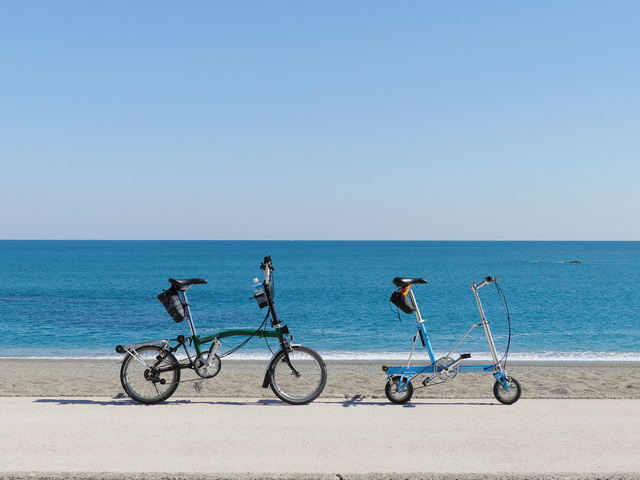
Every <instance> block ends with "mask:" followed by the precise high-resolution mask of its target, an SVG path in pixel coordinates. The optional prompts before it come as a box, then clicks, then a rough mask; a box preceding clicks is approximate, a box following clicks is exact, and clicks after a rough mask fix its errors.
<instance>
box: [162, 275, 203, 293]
mask: <svg viewBox="0 0 640 480" xmlns="http://www.w3.org/2000/svg"><path fill="white" fill-rule="evenodd" d="M169 283H170V284H171V285H173V286H174V287H176V288H177V289H178V290H186V289H187V288H189V287H190V286H191V285H200V284H202V283H207V281H206V280H205V279H204V278H186V279H184V280H174V279H173V278H170V279H169Z"/></svg>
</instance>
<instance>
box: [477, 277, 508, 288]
mask: <svg viewBox="0 0 640 480" xmlns="http://www.w3.org/2000/svg"><path fill="white" fill-rule="evenodd" d="M501 278H502V277H486V278H485V279H484V280H483V281H482V283H480V284H479V285H476V284H475V283H474V284H473V287H474V288H475V289H476V290H478V289H479V288H482V287H484V286H485V285H489V284H490V283H492V282H495V281H497V280H500V279H501Z"/></svg>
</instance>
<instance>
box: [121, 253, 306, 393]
mask: <svg viewBox="0 0 640 480" xmlns="http://www.w3.org/2000/svg"><path fill="white" fill-rule="evenodd" d="M270 273H271V267H270V265H266V266H265V279H264V282H262V287H263V288H264V290H265V294H266V297H267V302H268V307H269V311H268V313H267V317H268V316H269V315H271V317H272V319H271V325H272V326H273V327H275V330H265V329H260V328H259V329H258V330H252V329H231V330H222V331H220V332H216V333H213V334H211V335H207V336H204V337H201V336H200V335H198V333H197V331H196V327H195V324H194V321H193V317H192V315H191V308H190V306H189V300H188V298H187V293H186V290H179V291H178V295H180V300H181V302H182V305H183V306H184V308H185V313H186V319H187V321H188V323H189V329H190V330H191V336H190V337H185V336H184V335H180V336H178V338H176V339H175V341H177V342H178V344H177V345H176V346H175V347H171V345H170V344H169V341H168V340H156V341H152V342H145V343H139V344H135V345H127V346H121V345H118V347H117V348H116V351H118V352H119V353H127V354H129V355H131V356H133V357H134V358H136V360H138V361H139V362H140V363H142V364H143V365H145V366H147V367H150V365H147V364H146V363H145V362H144V360H143V359H142V358H141V357H140V356H139V355H138V352H137V349H138V348H140V347H143V346H147V345H157V346H160V347H162V348H163V349H164V350H166V351H168V352H171V353H174V352H176V351H177V350H178V349H179V348H180V347H183V348H184V350H185V353H186V355H187V360H188V363H184V362H178V363H177V364H174V365H172V366H168V367H163V368H160V369H159V371H171V370H175V369H185V368H195V366H194V358H198V357H199V356H200V355H202V354H203V353H204V352H205V351H207V350H208V355H207V357H206V358H207V361H206V364H205V365H206V367H207V368H208V367H209V366H210V364H211V361H212V360H213V359H214V358H215V357H214V356H215V355H216V352H217V350H218V348H219V347H220V346H221V343H220V340H221V339H223V338H228V337H256V338H265V339H266V338H277V339H278V342H279V344H280V349H279V350H277V351H275V352H274V353H273V355H272V357H271V360H270V361H269V366H268V368H267V372H266V374H265V380H264V382H263V387H264V388H267V387H268V386H269V381H268V379H269V371H270V370H271V369H272V368H273V367H274V365H273V363H274V362H273V360H274V359H275V357H276V356H277V355H278V353H279V352H280V351H281V350H282V351H284V356H285V361H286V362H287V364H288V365H289V367H290V368H291V370H292V371H293V373H294V374H295V375H298V372H297V370H296V369H295V368H294V367H293V365H292V364H291V361H290V359H289V351H290V350H291V347H292V346H296V345H293V344H292V343H291V342H290V341H289V340H288V338H287V335H289V328H288V327H287V326H286V325H280V323H281V322H280V320H279V319H278V316H277V314H276V311H275V308H274V306H273V296H272V293H271V285H270ZM265 321H266V318H265ZM187 342H190V343H192V344H193V347H194V349H195V351H196V354H195V355H194V356H193V357H192V356H191V354H190V353H189V350H188V349H187V346H186V343H187ZM210 342H211V347H210V348H209V349H207V350H205V349H203V348H202V347H203V345H205V344H208V343H210ZM161 361H162V359H159V360H158V362H157V364H156V365H154V366H157V365H159V364H160V363H161Z"/></svg>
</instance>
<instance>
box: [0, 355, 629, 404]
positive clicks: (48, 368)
mask: <svg viewBox="0 0 640 480" xmlns="http://www.w3.org/2000/svg"><path fill="white" fill-rule="evenodd" d="M383 364H387V365H399V362H397V361H395V362H394V361H387V362H385V361H379V362H378V361H366V362H331V361H329V362H327V370H328V379H327V386H326V388H325V390H324V392H323V394H322V397H321V398H353V397H361V398H386V397H385V395H384V387H385V383H386V378H387V377H386V375H385V374H384V373H383V372H382V369H381V366H382V365H383ZM266 365H267V361H234V360H226V359H223V363H222V368H221V371H220V373H219V374H218V376H216V377H215V378H212V379H207V380H204V381H203V382H201V384H200V386H201V387H202V388H201V391H200V392H198V391H196V388H195V384H196V383H197V381H198V380H199V379H200V377H198V376H197V375H196V374H195V373H194V372H193V371H191V370H183V371H182V383H181V385H180V386H179V387H178V390H177V391H176V393H175V397H176V398H178V397H185V398H192V397H229V398H275V397H274V395H273V392H271V390H270V389H263V388H262V381H263V378H264V372H265V368H266ZM508 371H509V373H510V374H511V375H512V376H513V377H515V378H516V379H517V380H518V381H519V382H520V384H521V385H522V389H523V394H522V398H528V399H554V398H555V399H560V398H565V399H622V398H630V399H640V364H637V363H613V362H612V363H596V362H593V363H592V362H585V363H551V362H547V363H515V362H514V363H512V364H509V366H508ZM119 372H120V361H116V360H13V359H0V397H1V396H32V397H69V396H71V397H96V396H97V397H101V396H106V397H111V398H114V397H118V396H122V395H124V393H123V390H122V387H121V386H120V379H119ZM493 384H494V379H493V377H492V376H491V375H490V374H482V373H468V374H459V375H458V377H456V378H454V379H452V380H450V381H448V382H446V383H444V384H441V385H436V386H433V387H428V388H422V389H418V388H416V390H415V393H414V398H416V399H421V398H424V399H427V398H460V399H465V398H487V399H489V398H493V391H492V388H493ZM415 387H418V384H416V385H415Z"/></svg>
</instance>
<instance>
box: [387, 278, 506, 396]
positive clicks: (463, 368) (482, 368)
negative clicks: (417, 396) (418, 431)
mask: <svg viewBox="0 0 640 480" xmlns="http://www.w3.org/2000/svg"><path fill="white" fill-rule="evenodd" d="M488 283H490V282H488V281H487V280H485V281H483V282H482V283H481V284H480V285H476V284H475V283H473V284H472V285H471V290H472V291H473V294H474V296H475V299H476V303H477V305H478V310H479V312H480V318H481V321H480V323H477V324H474V325H472V326H471V328H469V330H468V331H467V333H465V334H464V335H463V336H462V338H461V339H460V340H459V341H458V343H456V345H455V346H454V347H453V348H452V349H451V350H450V351H449V353H447V354H446V355H445V356H444V357H442V358H441V359H436V358H435V354H434V352H433V347H432V346H431V341H430V340H429V333H428V332H427V328H426V324H427V320H426V319H424V318H422V315H421V314H420V309H419V307H418V302H417V301H416V298H415V295H414V294H413V290H412V289H411V285H409V286H408V295H409V298H410V300H411V304H412V305H413V307H414V309H415V312H414V313H415V315H416V318H417V321H416V323H417V324H418V331H417V334H416V336H415V337H414V339H413V345H412V347H411V352H410V353H409V360H408V361H407V366H406V367H388V366H386V365H385V366H383V367H382V370H383V371H384V372H385V373H386V374H387V375H389V376H393V375H399V376H400V380H399V382H398V388H397V391H399V392H402V391H404V389H405V388H406V387H407V384H408V383H409V382H410V381H411V380H412V379H413V378H414V377H416V376H418V375H428V377H427V378H426V379H425V380H424V381H423V382H422V383H423V385H424V386H426V385H427V384H428V383H429V382H431V381H432V380H434V379H436V378H438V377H442V376H443V375H444V376H445V379H446V377H447V376H448V375H449V374H450V373H452V374H453V375H454V376H455V374H457V373H473V372H492V374H493V376H494V377H495V379H496V380H497V381H498V382H500V384H501V385H502V386H503V387H504V388H505V390H509V384H508V382H507V380H508V377H507V375H506V373H505V371H504V370H503V367H502V364H501V362H500V360H498V354H497V351H496V346H495V343H494V341H493V336H492V335H491V329H490V327H489V321H488V320H487V318H486V316H485V314H484V309H483V307H482V302H481V301H480V296H479V295H478V290H479V289H480V288H482V287H483V286H485V285H487V284H488ZM477 327H483V329H484V333H485V336H486V339H487V343H488V345H489V350H490V352H491V357H492V360H493V363H491V364H460V362H461V361H462V360H465V359H467V358H470V357H471V355H470V354H462V355H460V357H459V358H458V359H457V360H454V361H452V362H451V363H446V364H445V362H448V361H449V360H453V359H452V358H451V355H453V353H454V352H455V351H456V350H457V348H458V347H459V346H460V344H461V343H462V342H463V341H464V339H465V338H467V337H468V336H469V334H470V333H471V332H472V331H473V330H474V329H475V328H477ZM418 338H420V339H421V342H422V344H423V347H424V348H426V350H427V353H428V354H429V359H430V360H431V364H430V365H416V366H412V365H411V359H412V357H413V353H414V351H415V347H416V342H417V341H418ZM441 361H443V362H442V363H440V362H441Z"/></svg>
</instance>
